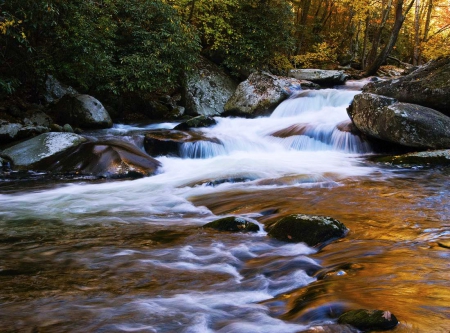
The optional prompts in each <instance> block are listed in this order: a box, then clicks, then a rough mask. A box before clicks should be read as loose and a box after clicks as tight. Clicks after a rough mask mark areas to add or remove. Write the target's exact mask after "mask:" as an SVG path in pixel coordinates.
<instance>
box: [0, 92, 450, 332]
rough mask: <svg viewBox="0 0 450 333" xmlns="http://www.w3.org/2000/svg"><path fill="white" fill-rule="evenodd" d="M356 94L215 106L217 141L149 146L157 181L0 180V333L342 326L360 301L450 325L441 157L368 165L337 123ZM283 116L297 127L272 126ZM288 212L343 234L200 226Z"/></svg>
mask: <svg viewBox="0 0 450 333" xmlns="http://www.w3.org/2000/svg"><path fill="white" fill-rule="evenodd" d="M357 87H358V86H357ZM357 93H358V91H357V90H354V89H324V90H318V91H301V92H299V93H298V94H296V95H295V96H293V97H292V98H290V99H288V100H286V101H284V102H283V103H282V104H280V106H278V108H277V109H276V110H275V111H274V112H273V113H272V114H271V115H270V116H268V117H260V118H256V119H243V118H221V117H216V120H217V125H215V126H213V127H210V128H202V129H196V131H199V132H201V133H202V135H204V136H206V137H209V138H213V139H214V140H212V141H202V142H194V143H184V144H183V146H182V147H181V149H180V154H181V156H182V157H165V156H160V157H157V159H158V160H159V161H160V162H161V163H162V168H161V170H160V172H159V173H158V174H157V175H155V176H152V177H147V178H141V179H136V180H114V181H113V180H96V181H92V180H83V179H78V180H61V181H51V182H49V181H4V182H0V286H1V287H0V332H83V333H85V332H108V333H110V332H158V333H160V332H161V333H163V332H164V333H166V332H182V333H191V332H192V333H194V332H199V333H212V332H220V333H234V332H235V333H278V332H282V333H291V332H292V333H296V332H302V331H307V330H309V331H308V332H344V328H343V327H341V326H339V325H337V324H336V322H337V318H338V317H339V315H340V314H342V313H343V312H344V311H347V310H351V309H359V308H365V309H381V310H388V311H390V312H392V313H393V314H395V316H396V317H397V318H398V320H399V321H400V323H399V325H398V326H397V327H396V328H394V329H393V330H392V332H396V333H398V332H433V333H439V332H442V333H449V332H450V274H449V271H450V270H449V269H450V249H449V248H448V246H449V244H450V222H449V221H450V204H449V202H448V198H449V195H450V178H449V176H450V168H448V167H433V168H432V167H403V168H402V167H393V166H390V165H384V164H380V163H375V162H371V161H370V159H369V158H368V157H370V156H372V154H373V152H372V148H371V146H370V145H369V144H368V143H367V142H365V141H364V140H362V139H360V138H359V137H357V136H355V135H353V134H351V133H349V132H342V131H340V130H338V129H337V126H338V124H340V123H342V122H345V121H348V116H347V113H346V108H347V106H348V105H349V104H350V103H351V101H352V99H353V96H354V95H355V94H357ZM176 125H177V123H160V124H150V125H148V124H145V125H120V124H117V125H115V126H114V127H113V128H112V129H108V130H99V131H94V132H92V133H89V134H90V135H95V136H99V137H101V136H107V137H110V136H120V137H121V138H123V139H124V140H127V141H129V142H133V143H134V144H136V145H138V146H139V147H140V148H142V141H143V140H142V138H143V134H142V133H145V132H146V131H152V130H154V129H161V128H162V129H172V128H173V127H174V126H176ZM291 126H294V127H295V128H296V129H301V135H291V136H287V135H278V136H273V135H272V134H274V133H276V132H280V131H283V130H285V129H287V128H290V127H291ZM217 142H220V143H217ZM293 213H304V214H314V215H326V216H331V217H333V218H335V219H338V220H339V221H341V222H342V223H344V224H345V225H346V226H347V227H348V228H349V229H350V232H349V233H348V234H347V236H346V237H345V238H343V239H340V240H337V241H335V242H333V243H331V244H329V245H327V246H325V247H324V248H321V249H318V248H310V247H308V246H306V245H304V244H302V243H300V244H292V243H283V242H279V241H276V240H274V239H271V238H269V237H268V236H267V233H266V232H265V231H263V230H262V231H260V232H258V233H254V234H251V233H227V232H218V231H215V230H208V229H203V228H201V227H202V226H203V225H204V224H206V223H208V222H211V221H214V220H216V219H218V218H222V217H226V216H242V217H245V218H248V219H250V220H252V221H253V222H255V223H257V224H259V225H260V226H261V227H263V226H264V225H265V224H267V223H271V222H273V221H276V220H277V219H279V218H281V217H283V216H285V215H288V214H293ZM320 327H322V331H320V330H319V329H320ZM325 329H327V330H326V331H325ZM345 332H347V331H345Z"/></svg>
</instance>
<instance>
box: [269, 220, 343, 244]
mask: <svg viewBox="0 0 450 333" xmlns="http://www.w3.org/2000/svg"><path fill="white" fill-rule="evenodd" d="M347 232H348V229H347V227H346V226H345V225H344V224H342V223H341V222H339V221H338V220H335V219H333V218H331V217H328V216H316V215H305V214H292V215H289V216H286V217H283V218H282V219H281V220H279V221H277V222H276V223H275V224H274V225H273V226H272V228H271V229H270V231H269V236H271V237H273V238H276V239H278V240H281V241H285V242H295V243H297V242H304V243H306V244H307V245H309V246H316V245H319V244H323V243H328V242H329V241H331V240H333V239H336V238H341V237H344V236H345V234H346V233H347Z"/></svg>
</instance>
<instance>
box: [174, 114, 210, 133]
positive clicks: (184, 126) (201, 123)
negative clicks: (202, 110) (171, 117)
mask: <svg viewBox="0 0 450 333" xmlns="http://www.w3.org/2000/svg"><path fill="white" fill-rule="evenodd" d="M216 123H217V122H216V120H215V119H214V118H212V117H206V116H198V117H194V118H192V119H189V120H188V121H185V122H184V123H181V124H179V125H177V126H175V128H174V129H175V130H181V131H186V130H189V129H191V128H198V127H209V126H213V125H215V124H216Z"/></svg>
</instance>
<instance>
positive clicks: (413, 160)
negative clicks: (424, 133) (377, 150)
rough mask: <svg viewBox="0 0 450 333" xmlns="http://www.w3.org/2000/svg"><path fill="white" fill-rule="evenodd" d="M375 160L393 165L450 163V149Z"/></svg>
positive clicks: (376, 158)
mask: <svg viewBox="0 0 450 333" xmlns="http://www.w3.org/2000/svg"><path fill="white" fill-rule="evenodd" d="M373 160H374V161H375V162H382V163H388V164H393V165H422V166H424V165H427V166H432V165H449V164H450V150H433V151H421V152H416V153H408V154H403V155H396V156H383V157H375V158H373Z"/></svg>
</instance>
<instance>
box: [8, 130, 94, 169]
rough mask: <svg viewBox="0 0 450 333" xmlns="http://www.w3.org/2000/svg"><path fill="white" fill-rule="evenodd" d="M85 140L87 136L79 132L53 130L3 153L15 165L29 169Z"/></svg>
mask: <svg viewBox="0 0 450 333" xmlns="http://www.w3.org/2000/svg"><path fill="white" fill-rule="evenodd" d="M85 141H86V139H85V138H83V137H82V136H79V135H77V134H73V133H56V132H51V133H45V134H41V135H39V136H37V137H34V138H32V139H30V140H27V141H24V142H21V143H19V144H17V145H15V146H12V147H10V148H7V149H5V150H3V153H2V154H3V155H5V156H6V157H8V158H9V159H10V160H12V162H13V164H14V166H15V167H17V168H19V169H27V168H32V167H33V166H34V165H35V164H36V163H38V162H41V161H42V160H44V159H46V158H48V157H51V156H54V155H57V154H59V153H62V152H64V151H65V150H67V149H69V148H73V147H76V146H78V145H79V144H81V143H82V142H85Z"/></svg>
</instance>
